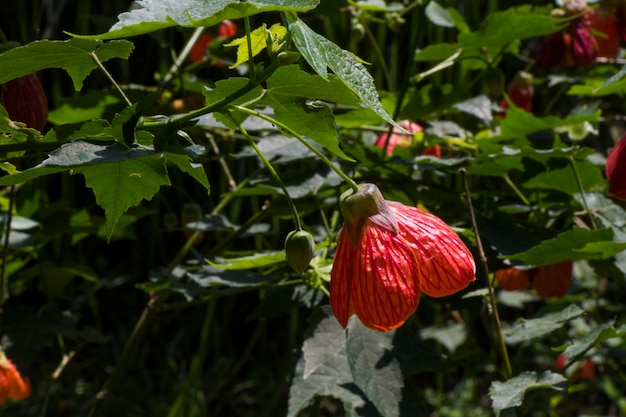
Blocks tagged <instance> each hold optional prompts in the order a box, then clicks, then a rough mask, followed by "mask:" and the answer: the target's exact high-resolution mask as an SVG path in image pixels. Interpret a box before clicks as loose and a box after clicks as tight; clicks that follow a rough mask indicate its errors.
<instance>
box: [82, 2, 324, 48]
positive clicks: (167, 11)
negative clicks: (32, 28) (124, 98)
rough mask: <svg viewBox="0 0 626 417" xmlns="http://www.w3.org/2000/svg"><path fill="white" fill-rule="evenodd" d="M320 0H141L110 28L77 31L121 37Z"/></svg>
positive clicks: (303, 7) (301, 7)
mask: <svg viewBox="0 0 626 417" xmlns="http://www.w3.org/2000/svg"><path fill="white" fill-rule="evenodd" d="M318 3H319V0H289V1H283V0H211V1H206V0H160V1H151V0H138V1H137V2H136V4H137V5H138V6H139V7H138V8H136V9H133V10H131V11H129V12H125V13H122V14H120V15H119V16H118V22H117V23H116V24H114V25H113V26H112V27H111V29H109V32H107V33H103V34H100V35H74V36H76V37H80V38H86V39H100V40H105V39H117V38H126V37H130V36H137V35H142V34H145V33H150V32H154V31H157V30H161V29H165V28H168V27H174V26H184V27H204V26H206V27H209V26H213V25H216V24H218V23H220V22H222V21H223V20H224V19H231V20H236V19H241V18H242V17H246V16H252V15H255V14H258V13H263V12H303V11H307V10H311V9H314V8H315V7H317V5H318Z"/></svg>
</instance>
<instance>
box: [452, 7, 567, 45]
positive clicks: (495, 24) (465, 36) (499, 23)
mask: <svg viewBox="0 0 626 417" xmlns="http://www.w3.org/2000/svg"><path fill="white" fill-rule="evenodd" d="M550 10H551V7H550V8H546V7H543V8H542V7H531V6H520V7H513V8H510V9H508V10H504V11H499V12H495V13H491V14H490V15H489V16H488V17H487V18H486V19H485V21H484V22H483V23H482V24H481V26H480V28H479V29H478V30H477V31H475V32H471V33H461V34H460V35H459V46H460V47H461V48H464V49H468V48H476V49H478V48H485V47H486V48H493V49H497V50H499V49H501V48H503V47H504V46H506V45H507V44H509V43H511V42H514V41H517V40H520V39H528V38H536V37H538V36H543V35H547V34H549V33H553V32H556V31H558V30H560V29H562V28H563V27H564V26H566V25H567V20H565V19H556V18H553V17H551V16H550Z"/></svg>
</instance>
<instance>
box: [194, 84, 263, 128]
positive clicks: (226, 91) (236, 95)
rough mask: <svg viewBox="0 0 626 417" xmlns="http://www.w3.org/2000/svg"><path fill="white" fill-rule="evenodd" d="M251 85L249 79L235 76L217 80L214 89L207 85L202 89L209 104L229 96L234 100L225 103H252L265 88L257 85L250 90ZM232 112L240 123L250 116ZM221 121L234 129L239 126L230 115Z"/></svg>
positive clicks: (260, 95)
mask: <svg viewBox="0 0 626 417" xmlns="http://www.w3.org/2000/svg"><path fill="white" fill-rule="evenodd" d="M249 85H250V80H249V79H247V78H240V77H233V78H228V79H226V80H220V81H218V82H216V83H215V87H214V88H212V89H209V88H208V87H206V88H205V89H204V90H203V91H202V94H203V95H204V97H205V98H206V100H207V104H208V105H212V104H215V103H217V102H219V101H220V100H223V99H226V98H227V97H231V98H232V101H230V102H228V103H225V104H233V105H237V104H252V103H254V102H256V101H257V100H258V99H259V98H261V97H262V96H263V88H262V87H261V86H259V85H257V86H254V87H253V88H252V89H251V90H250V91H246V90H247V89H248V87H249ZM242 92H243V93H242ZM218 111H219V109H218ZM231 114H232V115H233V117H234V118H235V119H236V120H237V121H238V122H239V123H242V122H243V121H244V120H245V119H246V118H247V117H248V114H246V113H243V112H238V111H236V110H232V113H231ZM220 122H222V123H224V124H225V125H226V126H228V127H230V128H232V129H236V128H237V126H236V125H235V124H233V122H232V120H230V119H229V118H228V117H222V118H221V119H220Z"/></svg>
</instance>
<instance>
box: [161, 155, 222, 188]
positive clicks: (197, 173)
mask: <svg viewBox="0 0 626 417" xmlns="http://www.w3.org/2000/svg"><path fill="white" fill-rule="evenodd" d="M163 157H164V158H165V160H166V161H167V162H171V163H172V164H174V165H176V166H177V167H178V169H180V170H181V171H182V172H184V173H186V174H188V175H189V176H191V177H192V178H193V179H195V180H196V181H198V183H200V185H202V186H203V187H204V188H205V189H206V190H207V191H209V192H210V191H211V186H210V185H209V179H208V178H207V175H206V172H205V171H204V166H203V165H202V164H199V163H195V162H193V161H192V160H191V158H190V157H189V156H187V155H184V154H175V153H169V152H166V153H164V154H163Z"/></svg>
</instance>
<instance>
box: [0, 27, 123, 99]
mask: <svg viewBox="0 0 626 417" xmlns="http://www.w3.org/2000/svg"><path fill="white" fill-rule="evenodd" d="M133 47H134V45H133V44H132V43H131V42H128V41H126V40H118V41H112V42H108V43H102V42H98V41H94V40H87V39H70V40H67V41H49V40H42V41H35V42H31V43H29V44H27V45H24V46H20V47H17V48H13V49H10V50H8V51H6V52H4V53H3V54H0V68H2V71H0V84H3V83H5V82H7V81H9V80H12V79H14V78H18V77H22V76H24V75H28V74H32V73H34V72H36V71H40V70H43V69H46V68H62V69H64V70H65V71H67V73H68V74H69V75H70V77H71V78H72V82H73V83H74V89H75V90H76V91H78V90H80V89H82V87H83V81H84V80H85V78H87V76H88V75H89V74H90V73H91V71H93V70H94V69H96V68H98V65H97V64H96V61H95V60H94V57H93V56H92V53H94V54H95V55H96V56H97V57H98V60H99V61H100V62H105V61H108V60H109V59H112V58H123V59H128V57H129V56H130V53H131V51H132V50H133Z"/></svg>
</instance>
